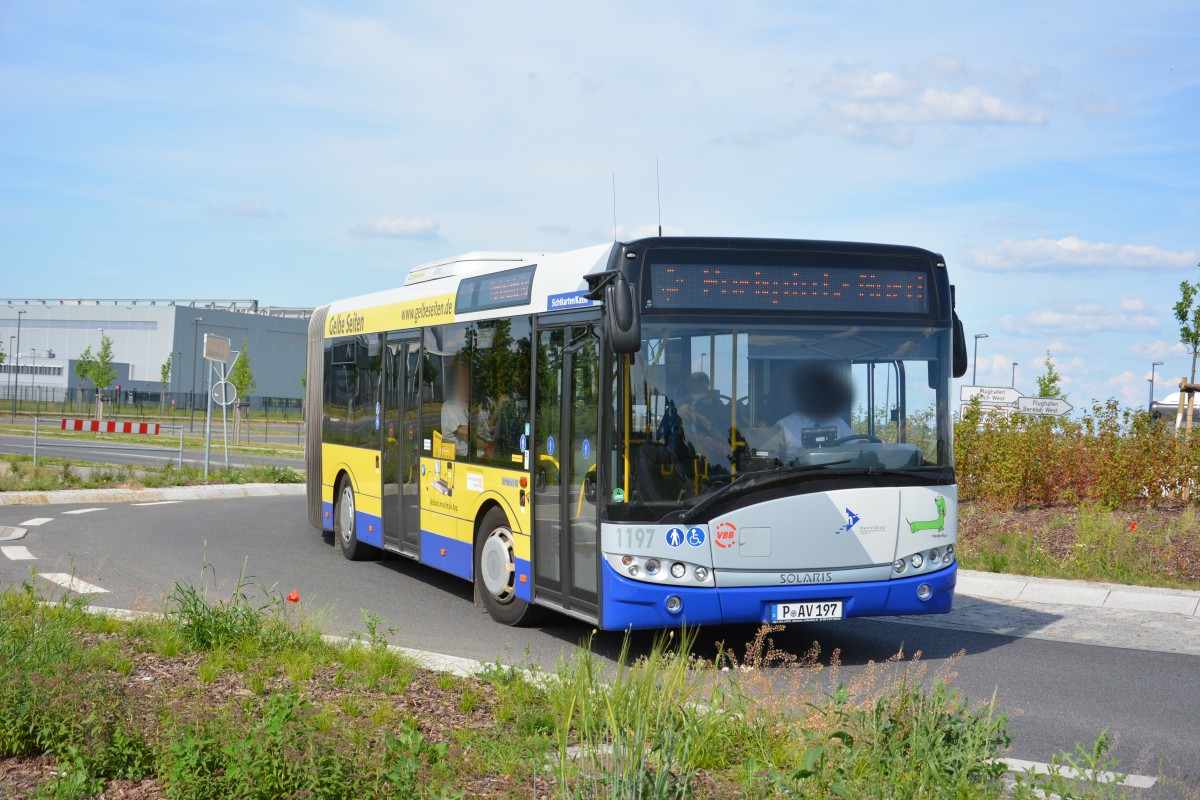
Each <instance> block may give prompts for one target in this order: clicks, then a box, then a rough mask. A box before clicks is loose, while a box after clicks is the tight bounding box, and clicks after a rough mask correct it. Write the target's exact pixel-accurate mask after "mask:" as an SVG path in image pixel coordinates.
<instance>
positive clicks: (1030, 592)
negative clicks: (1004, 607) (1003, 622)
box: [1017, 582, 1109, 607]
mask: <svg viewBox="0 0 1200 800" xmlns="http://www.w3.org/2000/svg"><path fill="white" fill-rule="evenodd" d="M1108 595H1109V590H1108V589H1099V588H1091V587H1087V586H1060V585H1057V584H1055V583H1042V582H1037V583H1028V584H1026V585H1025V588H1024V589H1022V590H1021V594H1020V595H1019V596H1018V597H1017V599H1018V600H1025V601H1027V602H1030V603H1048V604H1056V603H1061V604H1064V605H1072V606H1096V607H1099V606H1103V605H1104V601H1105V600H1106V599H1107V598H1108Z"/></svg>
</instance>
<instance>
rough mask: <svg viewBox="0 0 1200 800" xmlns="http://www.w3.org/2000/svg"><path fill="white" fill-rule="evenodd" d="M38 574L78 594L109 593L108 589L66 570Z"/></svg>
mask: <svg viewBox="0 0 1200 800" xmlns="http://www.w3.org/2000/svg"><path fill="white" fill-rule="evenodd" d="M38 574H39V575H41V576H42V577H43V578H45V579H46V580H48V581H50V582H51V583H56V584H58V585H59V586H61V587H63V588H64V589H70V590H71V591H72V592H75V593H76V594H108V589H101V588H100V587H99V586H93V585H92V584H90V583H88V582H87V581H81V580H79V578H76V577H75V576H74V575H70V574H68V573H66V572H41V573H38Z"/></svg>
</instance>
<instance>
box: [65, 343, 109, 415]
mask: <svg viewBox="0 0 1200 800" xmlns="http://www.w3.org/2000/svg"><path fill="white" fill-rule="evenodd" d="M112 361H113V352H112V339H110V338H108V337H107V336H104V335H102V336H101V337H100V352H99V353H98V354H96V355H92V348H91V346H90V345H89V346H88V347H86V348H84V350H83V352H82V353H80V354H79V358H78V359H76V361H75V374H76V375H78V376H79V380H81V381H90V382H91V384H92V386H94V387H95V388H96V419H104V400H103V397H102V392H103V391H104V390H105V389H107V388H108V387H109V384H111V383H112V382H113V380H114V379H116V377H117V371H116V370H115V369H113V365H112Z"/></svg>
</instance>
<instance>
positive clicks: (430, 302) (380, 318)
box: [325, 294, 456, 337]
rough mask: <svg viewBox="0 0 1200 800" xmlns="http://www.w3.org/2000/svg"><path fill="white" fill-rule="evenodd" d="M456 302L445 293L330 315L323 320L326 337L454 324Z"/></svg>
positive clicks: (450, 295) (451, 296)
mask: <svg viewBox="0 0 1200 800" xmlns="http://www.w3.org/2000/svg"><path fill="white" fill-rule="evenodd" d="M455 299H456V298H455V296H454V295H453V294H445V295H438V296H436V297H425V298H422V299H420V300H407V301H405V302H403V303H393V304H391V305H386V306H376V307H374V308H362V309H358V310H355V311H344V312H342V313H341V314H331V315H329V318H328V319H326V320H325V336H326V337H334V336H353V335H356V334H360V333H376V332H378V331H394V330H400V329H402V328H415V327H417V326H418V325H441V324H443V323H446V322H453V321H454V301H455Z"/></svg>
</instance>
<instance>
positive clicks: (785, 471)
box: [679, 458, 854, 522]
mask: <svg viewBox="0 0 1200 800" xmlns="http://www.w3.org/2000/svg"><path fill="white" fill-rule="evenodd" d="M853 460H854V459H851V458H844V459H841V460H839V461H827V462H825V463H823V464H798V465H795V466H782V467H775V468H774V469H762V470H756V471H755V472H743V473H741V474H740V475H735V476H733V479H732V480H730V481H729V483H727V484H725V485H724V486H722V487H721V488H720V489H717V491H715V492H713V493H712V494H710V495H709V496H708V497H706V498H704V499H703V500H701V501H700V502H699V503H697V504H696V505H694V506H692V507H691V508H689V509H687V510H686V511H684V512H683V513H682V514H680V515H679V521H680V522H691V521H692V520H694V519H696V517H697V515H699V514H701V513H703V512H704V511H706V510H708V509H710V508H712V507H713V506H714V505H715V504H716V503H717V501H718V500H720V499H721V498H722V497H724V496H725V495H727V494H729V493H730V492H731V491H732V490H733V488H734V487H735V486H737V487H745V486H748V485H749V484H751V483H755V481H754V479H755V478H760V477H762V476H764V475H769V476H774V477H780V478H781V477H785V476H789V477H790V476H793V475H802V474H804V473H806V472H817V471H819V470H822V469H825V468H826V467H833V466H837V465H839V464H849V463H850V462H851V461H853Z"/></svg>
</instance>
